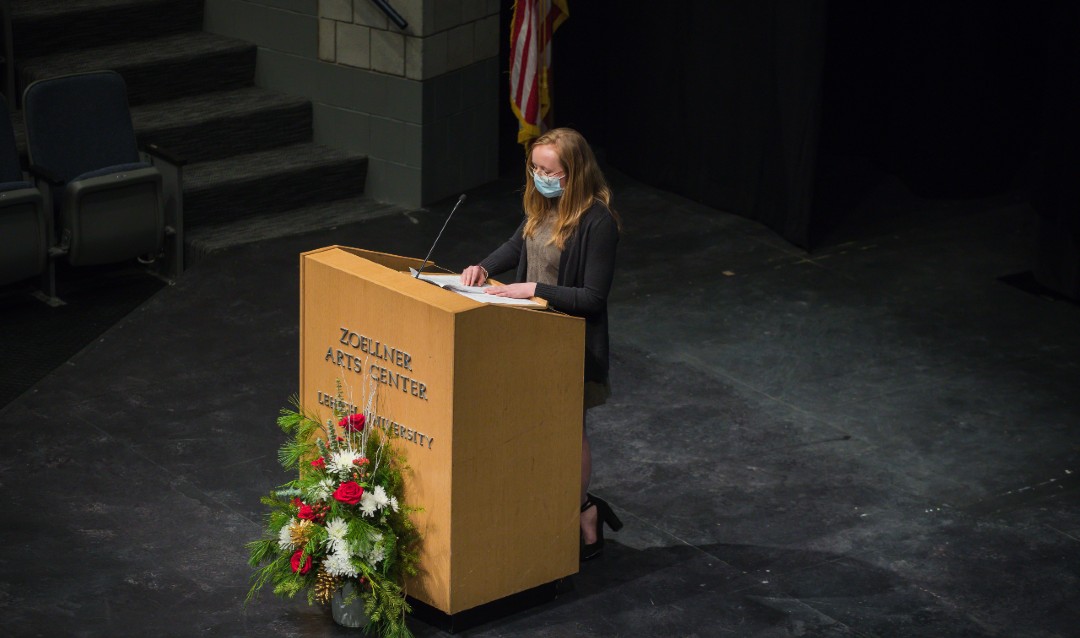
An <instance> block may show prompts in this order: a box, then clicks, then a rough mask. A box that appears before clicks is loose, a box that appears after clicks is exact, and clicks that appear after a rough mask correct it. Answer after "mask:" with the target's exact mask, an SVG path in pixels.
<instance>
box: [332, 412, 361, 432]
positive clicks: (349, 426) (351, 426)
mask: <svg viewBox="0 0 1080 638" xmlns="http://www.w3.org/2000/svg"><path fill="white" fill-rule="evenodd" d="M365 420H366V419H365V418H364V415H363V414H350V415H349V416H345V417H341V420H340V421H338V423H337V424H338V427H341V428H345V429H346V430H352V431H353V432H359V431H360V430H363V429H364V421H365Z"/></svg>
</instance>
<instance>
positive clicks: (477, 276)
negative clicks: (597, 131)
mask: <svg viewBox="0 0 1080 638" xmlns="http://www.w3.org/2000/svg"><path fill="white" fill-rule="evenodd" d="M487 278H488V273H487V271H486V270H484V267H483V266H469V267H468V268H466V269H465V271H464V272H462V273H461V283H463V284H465V285H466V286H480V285H483V283H484V282H485V281H487Z"/></svg>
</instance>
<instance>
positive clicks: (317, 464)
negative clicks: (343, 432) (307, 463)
mask: <svg viewBox="0 0 1080 638" xmlns="http://www.w3.org/2000/svg"><path fill="white" fill-rule="evenodd" d="M311 467H313V468H315V469H317V470H322V469H325V468H326V459H324V458H323V457H321V456H320V457H319V458H317V459H315V460H314V461H312V462H311Z"/></svg>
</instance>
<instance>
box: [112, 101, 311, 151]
mask: <svg viewBox="0 0 1080 638" xmlns="http://www.w3.org/2000/svg"><path fill="white" fill-rule="evenodd" d="M131 119H132V120H133V121H134V123H135V132H136V134H137V135H138V137H139V143H140V146H143V147H145V145H146V144H147V143H149V142H154V143H156V144H158V145H160V146H161V147H163V148H165V149H167V150H169V151H170V152H172V153H174V154H176V155H178V156H179V157H182V158H184V159H185V160H187V161H188V162H189V163H193V164H194V163H197V162H206V161H210V160H217V159H223V158H226V157H232V156H234V155H243V154H246V153H255V152H258V151H264V150H269V149H272V148H275V147H278V146H286V145H290V144H297V143H301V142H308V141H311V103H310V102H309V101H307V100H306V99H303V98H298V97H294V96H290V95H285V94H283V93H277V92H274V91H269V90H267V89H261V88H257V87H246V88H242V89H234V90H232V91H217V92H214V93H206V94H203V95H195V96H190V97H186V98H182V99H179V100H172V101H169V102H155V103H153V104H144V105H141V106H136V107H133V108H132V109H131Z"/></svg>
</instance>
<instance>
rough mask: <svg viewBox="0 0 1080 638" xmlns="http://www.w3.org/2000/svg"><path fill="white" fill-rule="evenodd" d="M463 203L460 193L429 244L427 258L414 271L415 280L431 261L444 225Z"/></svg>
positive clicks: (463, 197)
mask: <svg viewBox="0 0 1080 638" xmlns="http://www.w3.org/2000/svg"><path fill="white" fill-rule="evenodd" d="M464 201H465V193H462V194H461V197H458V200H457V203H456V204H454V207H453V208H452V209H451V210H450V214H449V215H447V216H446V221H444V222H443V225H442V228H440V229H439V234H438V235H436V236H435V241H433V242H431V248H430V249H428V251H427V256H426V257H424V263H423V264H421V265H420V267H419V268H418V269H417V270H416V278H417V279H419V278H420V273H422V272H424V268H426V267H427V265H428V260H429V259H431V253H433V252H435V246H436V245H437V244H438V243H439V240H440V239H442V234H443V231H444V230H446V225H447V224H449V223H450V218H451V217H453V216H454V213H455V212H457V209H458V206H461V203H462V202H464Z"/></svg>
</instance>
